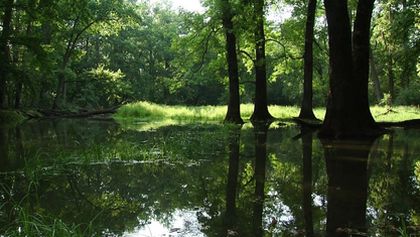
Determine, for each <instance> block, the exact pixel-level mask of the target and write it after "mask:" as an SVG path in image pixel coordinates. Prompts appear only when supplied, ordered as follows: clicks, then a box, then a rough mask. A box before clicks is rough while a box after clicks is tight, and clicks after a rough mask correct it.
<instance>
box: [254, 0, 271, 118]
mask: <svg viewBox="0 0 420 237" xmlns="http://www.w3.org/2000/svg"><path fill="white" fill-rule="evenodd" d="M253 7H254V12H253V16H254V23H255V32H254V38H255V55H256V60H255V102H254V112H253V114H252V116H251V120H254V121H268V120H271V119H273V116H271V114H270V112H268V104H267V71H266V64H267V62H266V58H265V34H264V0H254V6H253Z"/></svg>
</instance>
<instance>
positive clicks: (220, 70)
mask: <svg viewBox="0 0 420 237" xmlns="http://www.w3.org/2000/svg"><path fill="white" fill-rule="evenodd" d="M230 2H231V5H232V12H233V13H232V14H233V15H234V17H233V19H232V20H233V24H234V26H235V27H234V31H235V35H236V37H237V47H238V52H240V54H239V62H238V66H239V77H240V93H241V101H242V102H245V103H247V102H248V103H249V102H253V100H254V98H255V97H254V87H255V83H254V76H253V73H254V67H253V60H255V56H254V53H253V52H254V51H253V26H252V24H253V23H252V22H251V20H250V19H249V17H248V16H249V15H250V12H251V11H252V9H249V8H250V7H249V5H247V4H245V3H243V2H241V1H230ZM8 3H12V4H8ZM203 3H204V5H205V6H206V12H204V13H196V12H187V11H183V10H174V9H173V8H172V7H171V6H169V5H168V4H166V3H162V4H157V5H156V4H154V5H152V4H150V3H149V2H148V1H133V0H105V1H96V0H77V1H69V0H57V1H51V0H15V1H2V3H1V4H0V19H1V24H2V25H1V28H0V29H1V32H0V33H1V37H0V46H1V49H0V50H1V51H2V54H1V55H2V60H0V63H1V65H0V67H1V68H2V75H1V77H0V82H1V83H2V91H3V92H4V93H3V94H4V96H3V99H4V103H3V107H9V108H11V107H16V108H19V107H41V108H50V107H53V106H54V107H56V108H57V107H70V108H72V107H74V108H77V107H82V108H93V107H95V108H97V107H108V106H112V105H116V104H121V103H124V102H129V101H137V100H146V101H152V102H157V103H165V104H186V105H203V104H227V100H228V78H227V68H226V61H225V43H224V34H223V30H222V21H221V20H220V19H221V17H222V16H221V11H222V10H221V7H220V1H219V0H206V1H203ZM321 5H322V4H318V8H317V15H316V18H315V29H314V34H315V42H314V82H313V83H314V105H316V106H324V105H325V100H326V95H327V90H328V89H327V87H328V81H327V80H328V46H327V30H326V20H325V14H324V12H323V7H321ZM353 5H354V4H353ZM419 7H420V6H419V2H418V1H416V0H406V1H398V0H387V1H381V2H379V3H378V4H377V5H376V8H375V10H374V16H373V19H372V23H373V24H372V28H373V29H372V35H373V37H372V40H371V44H372V57H371V66H372V70H371V78H370V80H371V84H370V94H371V96H370V99H371V101H372V102H376V103H379V102H381V101H382V102H383V101H384V98H388V100H389V101H388V102H387V103H388V104H389V103H390V102H391V103H397V104H408V105H419V103H420V97H419V95H420V93H419V90H420V82H419V74H418V68H419V64H418V58H419V54H420V47H419V42H420V41H419V31H418V19H417V18H418V12H417V9H419ZM265 11H266V19H267V20H266V22H265V24H266V26H265V31H266V32H265V33H266V57H267V76H268V103H269V104H283V105H284V104H287V105H289V104H293V105H297V104H300V102H301V97H302V91H303V89H302V84H303V58H302V56H303V51H304V47H303V45H304V28H305V27H304V26H305V20H306V4H304V3H303V2H301V1H295V0H278V1H270V3H269V4H267V6H266V9H265ZM287 12H289V13H290V14H285V13H287ZM351 12H352V13H354V12H355V9H351ZM289 15H290V16H289ZM8 16H9V17H10V19H9V21H8ZM285 16H287V17H285ZM416 17H417V18H416Z"/></svg>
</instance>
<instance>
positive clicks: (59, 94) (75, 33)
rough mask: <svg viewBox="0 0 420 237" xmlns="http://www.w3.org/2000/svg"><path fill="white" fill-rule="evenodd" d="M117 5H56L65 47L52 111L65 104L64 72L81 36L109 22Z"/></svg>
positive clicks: (80, 2)
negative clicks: (102, 23)
mask: <svg viewBox="0 0 420 237" xmlns="http://www.w3.org/2000/svg"><path fill="white" fill-rule="evenodd" d="M117 3H118V0H117V2H113V0H107V1H101V2H95V1H90V0H78V1H77V2H74V1H71V2H70V3H69V2H67V1H66V0H63V1H61V2H59V3H58V10H59V11H58V16H59V18H60V19H62V21H63V22H61V24H63V25H64V26H65V27H66V28H64V29H61V30H60V33H61V36H59V37H60V38H61V40H63V41H64V42H65V46H64V48H63V51H62V56H61V62H60V63H59V68H58V74H57V78H58V82H57V90H56V96H55V98H54V102H53V108H54V109H55V108H57V107H59V106H60V105H63V104H65V103H66V94H67V81H66V70H67V68H68V65H69V64H70V62H71V59H72V57H73V56H74V53H75V50H76V49H77V46H78V44H79V42H80V40H81V37H82V35H83V34H84V33H85V32H86V31H87V30H89V29H90V28H91V27H92V26H93V25H95V24H98V23H101V22H107V21H110V20H111V19H112V15H113V14H115V5H117Z"/></svg>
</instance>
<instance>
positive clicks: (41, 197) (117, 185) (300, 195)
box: [0, 119, 420, 237]
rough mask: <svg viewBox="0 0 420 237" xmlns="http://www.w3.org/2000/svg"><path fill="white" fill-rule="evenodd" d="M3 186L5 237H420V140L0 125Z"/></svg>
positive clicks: (290, 130) (96, 124)
mask: <svg viewBox="0 0 420 237" xmlns="http://www.w3.org/2000/svg"><path fill="white" fill-rule="evenodd" d="M0 185H1V186H0V203H1V206H0V235H19V233H24V232H25V231H30V232H31V233H36V231H37V228H38V229H42V228H44V227H45V228H46V227H49V228H57V229H58V230H59V229H60V228H61V229H63V228H68V229H72V230H74V231H78V233H82V234H85V235H97V236H130V237H132V236H141V237H143V236H255V237H258V236H325V235H327V236H347V235H349V234H353V236H397V235H403V234H414V233H419V232H420V231H419V230H420V227H419V225H420V131H419V130H403V129H396V130H394V131H393V133H390V134H387V135H384V136H382V137H380V138H378V139H376V140H375V141H373V140H372V141H347V142H342V141H341V142H340V141H326V140H324V141H320V140H319V139H318V138H317V136H316V133H313V131H309V130H301V129H300V128H299V127H293V126H292V127H290V126H288V127H279V126H271V128H267V127H265V126H255V128H254V127H251V126H247V127H244V128H242V129H241V128H237V127H236V128H235V127H226V126H223V125H218V124H207V125H206V124H189V125H178V126H176V125H172V126H165V127H156V128H155V129H153V127H152V128H150V126H149V127H148V129H147V130H145V129H142V125H139V126H138V128H137V129H136V127H135V126H130V128H125V127H121V126H120V125H118V124H117V123H115V122H110V121H94V120H82V119H76V120H40V121H29V122H26V123H24V124H22V125H20V126H18V127H0ZM57 223H59V224H57ZM36 227H37V228H36ZM41 227H42V228H41ZM58 230H57V231H58ZM44 233H45V232H44Z"/></svg>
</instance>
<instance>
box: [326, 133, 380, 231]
mask: <svg viewBox="0 0 420 237" xmlns="http://www.w3.org/2000/svg"><path fill="white" fill-rule="evenodd" d="M374 141H375V139H371V140H363V141H346V140H322V141H321V142H322V145H323V147H324V154H325V160H326V167H327V175H328V193H327V199H328V204H327V228H326V229H327V236H366V233H367V226H366V201H367V197H368V172H367V164H368V159H369V153H370V150H371V147H372V145H373V143H374Z"/></svg>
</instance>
